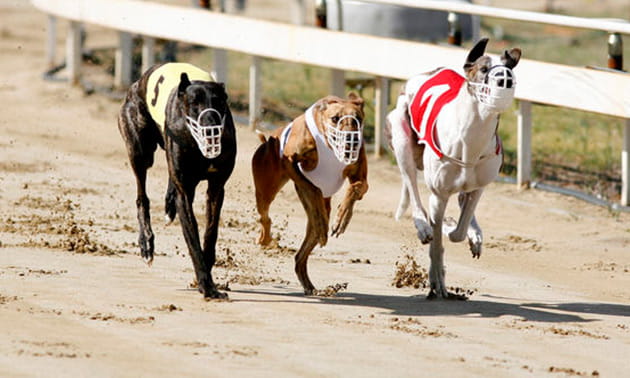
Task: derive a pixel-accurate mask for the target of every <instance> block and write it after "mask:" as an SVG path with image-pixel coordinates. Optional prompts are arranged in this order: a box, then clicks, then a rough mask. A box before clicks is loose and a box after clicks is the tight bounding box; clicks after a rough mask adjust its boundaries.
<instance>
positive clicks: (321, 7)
mask: <svg viewBox="0 0 630 378" xmlns="http://www.w3.org/2000/svg"><path fill="white" fill-rule="evenodd" d="M315 26H317V27H318V28H326V27H327V22H326V0H315Z"/></svg>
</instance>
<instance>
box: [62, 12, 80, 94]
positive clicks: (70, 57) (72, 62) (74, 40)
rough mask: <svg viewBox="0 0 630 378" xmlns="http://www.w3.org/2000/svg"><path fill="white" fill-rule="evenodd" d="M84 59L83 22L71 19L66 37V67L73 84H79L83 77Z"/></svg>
mask: <svg viewBox="0 0 630 378" xmlns="http://www.w3.org/2000/svg"><path fill="white" fill-rule="evenodd" d="M82 59H83V52H82V46H81V23H79V22H76V21H70V28H69V29H68V37H67V39H66V67H67V68H68V75H69V77H68V79H69V80H70V83H71V84H72V85H74V84H77V83H78V82H79V79H80V77H81V60H82Z"/></svg>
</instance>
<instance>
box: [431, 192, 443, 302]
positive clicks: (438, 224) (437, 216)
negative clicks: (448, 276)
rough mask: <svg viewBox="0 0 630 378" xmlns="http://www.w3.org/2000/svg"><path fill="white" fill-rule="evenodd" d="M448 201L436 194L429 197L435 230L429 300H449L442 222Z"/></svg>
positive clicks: (432, 224)
mask: <svg viewBox="0 0 630 378" xmlns="http://www.w3.org/2000/svg"><path fill="white" fill-rule="evenodd" d="M447 202H448V200H447V199H445V198H440V197H438V196H437V195H435V194H431V196H430V197H429V209H430V220H431V227H432V228H433V240H431V244H430V245H429V257H430V258H431V266H430V268H429V282H430V285H431V289H430V291H429V295H428V296H427V299H434V298H448V291H447V290H446V283H445V272H444V246H443V245H442V222H443V220H444V211H445V210H446V204H447Z"/></svg>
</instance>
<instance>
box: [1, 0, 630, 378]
mask: <svg viewBox="0 0 630 378" xmlns="http://www.w3.org/2000/svg"><path fill="white" fill-rule="evenodd" d="M45 21H46V19H45V16H44V15H42V14H40V13H38V12H36V11H35V10H34V9H32V8H31V7H30V6H29V5H28V4H27V3H26V2H22V1H3V2H0V25H1V26H0V29H1V30H0V51H1V57H2V58H1V59H0V72H1V74H0V104H2V106H1V109H0V184H1V185H0V241H1V243H2V244H1V246H0V334H1V335H2V336H1V337H0V376H22V375H27V376H37V375H46V376H58V375H64V376H77V375H83V376H85V375H90V376H139V375H155V376H162V375H164V376H167V375H168V376H172V375H177V376H215V375H222V376H223V375H226V374H230V375H233V376H278V375H281V376H374V377H376V376H378V377H382V376H392V377H395V376H425V375H427V376H428V375H438V376H462V375H466V376H484V377H493V376H494V377H505V376H531V375H535V376H544V375H550V376H554V375H555V373H561V374H562V375H569V376H570V375H591V374H594V373H595V372H596V373H598V374H599V375H600V376H607V377H613V376H627V374H628V370H629V368H630V360H629V359H628V356H629V355H630V305H629V303H630V272H629V270H630V222H629V221H630V216H629V215H628V214H621V215H618V214H613V213H610V212H608V211H607V210H605V209H602V208H598V207H594V206H591V205H588V204H585V203H582V202H579V201H577V200H574V199H571V198H567V197H562V196H559V195H554V194H549V193H543V192H538V191H526V192H517V191H516V189H515V188H514V187H513V186H509V185H502V184H493V185H491V187H489V188H488V190H487V192H486V193H485V195H484V198H483V199H482V202H481V204H480V208H479V211H478V219H479V221H480V223H481V225H482V227H483V228H484V230H485V239H486V244H485V250H484V253H483V255H482V257H481V259H480V260H473V259H472V258H471V256H470V253H469V252H468V251H467V248H466V245H465V244H452V243H448V242H447V243H446V262H447V268H448V274H447V280H448V283H449V285H452V286H454V287H458V288H462V289H464V290H471V291H474V294H473V295H472V296H471V299H470V300H469V301H467V302H454V301H427V300H426V299H425V298H424V295H425V294H426V289H414V288H401V289H397V288H395V287H394V286H392V284H391V283H392V281H393V279H394V276H395V270H396V263H397V262H399V263H401V262H404V261H406V256H407V255H411V256H414V257H415V259H416V260H417V261H418V262H419V264H420V265H421V266H422V267H425V268H426V267H428V258H427V256H426V253H427V247H426V246H422V245H420V244H419V243H418V241H417V240H416V239H415V233H414V230H413V229H412V227H413V226H412V222H411V219H410V218H409V215H407V216H406V218H405V219H403V220H402V221H401V222H398V223H397V222H395V221H394V220H393V219H392V214H393V210H394V209H395V206H396V204H397V201H398V195H399V191H400V190H399V182H400V179H399V176H398V172H397V169H396V168H395V167H394V166H392V165H391V164H390V163H388V162H386V161H370V174H369V180H370V190H369V192H368V194H367V195H366V197H365V199H364V200H363V201H361V202H359V203H358V204H357V207H356V213H355V215H354V219H353V221H352V223H351V224H350V226H349V229H348V230H347V232H346V234H344V235H342V237H341V238H339V239H331V240H330V241H329V243H328V245H327V246H326V247H325V248H318V249H316V251H315V253H314V255H313V256H312V258H311V260H310V273H311V277H312V279H313V281H314V282H315V284H316V285H317V286H318V287H320V288H324V287H326V286H328V285H334V284H341V283H345V282H347V283H348V287H347V289H346V290H344V291H342V292H340V293H338V295H337V296H335V297H324V298H318V297H304V296H303V295H302V294H301V289H300V287H299V284H298V282H297V279H296V277H295V275H294V273H293V266H292V261H293V255H292V251H293V250H292V248H297V247H298V246H299V243H300V241H301V237H302V233H303V230H304V226H305V223H304V217H303V211H302V209H301V207H300V205H299V201H298V200H297V197H296V195H295V193H294V191H293V189H292V187H291V186H290V185H287V187H286V188H285V189H284V190H283V191H282V192H281V193H280V195H279V197H278V199H277V200H276V202H275V203H274V205H273V207H272V217H273V219H274V222H275V224H274V233H276V238H277V241H278V248H275V249H270V250H261V249H260V248H259V247H258V246H256V245H255V244H254V239H255V237H256V231H257V224H256V217H255V211H254V197H253V190H252V180H251V173H250V171H249V160H250V157H251V154H252V153H253V151H254V149H255V148H256V146H257V143H258V142H257V138H256V137H255V135H254V134H253V133H251V132H250V131H248V130H247V129H246V128H245V127H244V126H241V127H239V130H238V138H239V148H240V149H239V155H238V165H237V168H236V171H235V173H234V175H233V177H232V178H231V180H230V182H229V185H228V188H227V195H226V202H225V208H224V212H223V215H222V228H221V230H220V238H219V239H220V240H219V244H218V251H219V252H218V258H219V265H220V266H218V267H217V268H216V269H215V277H216V280H217V281H218V282H220V283H229V287H230V288H231V291H230V292H229V296H230V300H229V301H222V302H206V301H203V300H202V298H201V296H200V295H199V294H198V293H197V292H196V291H195V290H193V289H189V288H188V285H189V283H191V281H192V278H193V272H192V269H191V267H192V265H191V263H190V259H189V257H188V255H187V251H186V248H185V244H184V241H183V238H182V235H181V231H180V228H179V225H178V224H177V223H175V224H173V225H170V226H166V225H165V224H164V222H163V220H162V212H163V209H162V198H163V195H164V189H165V184H166V169H165V164H164V154H163V152H162V151H158V152H157V156H156V166H155V167H154V168H153V169H151V171H150V177H149V195H150V198H151V200H152V210H153V212H152V214H153V223H154V231H155V233H156V245H157V253H158V256H157V257H156V260H155V262H154V265H153V267H152V268H148V267H147V266H145V265H144V264H143V262H142V261H141V259H140V257H139V255H138V250H137V247H136V246H135V241H136V239H137V235H136V230H137V224H136V220H135V184H134V180H133V176H132V173H131V170H130V169H129V167H128V164H127V157H126V154H125V150H124V146H123V143H122V140H121V139H120V136H119V135H118V131H117V129H116V121H115V117H116V112H117V110H118V107H119V103H116V102H113V101H111V100H107V99H105V98H103V97H100V96H97V95H95V96H89V97H86V96H84V95H83V94H82V93H81V91H80V90H79V89H76V88H70V87H68V86H67V84H65V83H55V82H46V81H43V80H42V79H41V72H42V71H43V67H44V51H43V49H44V41H45V27H44V25H45ZM60 35H63V34H62V33H60ZM110 36H111V34H110ZM103 38H105V37H103ZM60 49H61V45H60ZM507 127H509V126H507ZM203 190H205V188H204V187H200V192H199V195H198V198H199V199H202V198H203V195H202V194H203ZM422 190H423V192H422V195H423V199H424V200H425V201H426V191H425V190H424V187H422ZM337 200H339V198H338V197H337ZM452 202H455V201H452ZM452 205H454V204H452ZM196 211H197V213H198V216H201V215H202V214H203V204H202V203H201V202H197V203H196ZM449 213H450V215H451V216H456V212H455V209H454V207H451V208H450V210H449ZM202 223H203V222H202ZM68 250H72V251H68ZM117 251H118V253H115V254H112V253H113V252H117ZM121 251H122V252H121ZM82 252H83V253H82ZM368 260H369V263H368Z"/></svg>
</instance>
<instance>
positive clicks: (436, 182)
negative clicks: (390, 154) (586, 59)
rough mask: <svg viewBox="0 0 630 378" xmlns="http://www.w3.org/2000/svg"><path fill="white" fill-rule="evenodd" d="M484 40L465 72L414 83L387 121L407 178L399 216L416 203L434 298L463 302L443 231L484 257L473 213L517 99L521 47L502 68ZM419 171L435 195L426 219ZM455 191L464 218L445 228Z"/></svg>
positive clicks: (495, 165) (497, 160) (445, 72)
mask: <svg viewBox="0 0 630 378" xmlns="http://www.w3.org/2000/svg"><path fill="white" fill-rule="evenodd" d="M487 43H488V39H487V38H484V39H482V40H480V41H479V42H477V44H476V45H475V46H474V47H473V48H472V49H471V50H470V52H469V54H468V57H467V59H466V63H465V64H464V75H460V74H459V73H456V72H455V71H453V70H450V69H444V68H441V69H438V70H435V71H433V72H430V73H426V74H422V75H418V76H415V77H412V78H411V79H409V80H408V81H407V82H406V83H405V86H404V88H403V89H402V91H401V92H402V93H401V94H400V96H399V97H398V101H397V104H396V108H395V109H394V110H392V111H391V112H390V113H389V114H388V116H387V124H388V125H387V126H388V130H389V133H388V134H389V136H390V138H391V140H390V143H391V146H392V148H393V150H394V154H395V156H396V160H397V162H398V167H399V168H400V173H401V175H402V193H401V199H400V204H399V205H398V210H397V211H396V219H397V220H398V219H400V217H401V216H402V215H403V213H404V212H405V210H406V209H407V207H408V205H409V201H410V200H411V206H412V212H413V213H412V216H413V221H414V224H415V226H416V229H417V231H418V238H419V239H420V241H421V242H422V243H423V244H426V243H429V242H430V243H431V245H430V248H429V256H430V258H431V267H430V269H429V280H430V283H431V289H430V292H429V295H428V298H429V299H432V298H435V297H441V298H457V299H466V297H465V296H462V295H456V294H453V293H449V292H448V291H447V288H446V284H445V280H444V247H443V245H442V232H444V233H446V234H447V235H448V238H449V240H451V241H452V242H461V241H464V239H466V238H468V243H469V246H470V250H471V252H472V255H473V258H474V257H476V258H479V256H480V255H481V244H482V240H483V237H482V232H481V228H480V227H479V224H478V223H477V221H476V219H475V214H474V212H475V208H476V206H477V203H478V202H479V198H480V197H481V193H482V192H483V189H484V187H485V186H486V185H488V184H489V183H490V182H492V181H493V180H494V179H495V178H496V176H497V174H498V173H499V169H500V168H501V164H502V162H503V152H502V150H501V140H500V139H499V137H498V135H497V128H498V126H499V113H500V112H502V111H504V110H506V109H507V108H508V107H509V106H510V105H511V103H512V100H513V98H514V86H515V84H516V81H515V78H514V74H513V72H512V69H513V68H514V67H515V66H516V65H517V63H518V61H519V59H520V57H521V50H520V49H518V48H513V49H511V50H509V51H507V50H506V51H505V52H504V53H503V55H502V56H501V63H499V62H493V61H492V58H491V57H489V56H487V55H484V52H485V49H486V45H487ZM427 147H428V148H427ZM418 169H419V170H424V181H425V184H426V185H427V187H428V188H429V190H430V192H431V194H430V197H429V214H427V212H426V211H425V210H424V208H423V207H422V204H421V202H420V196H419V195H418V187H417V182H416V171H417V170H418ZM454 193H459V207H460V216H459V221H458V222H457V224H454V223H455V222H454V221H453V222H447V223H449V224H444V223H445V222H444V211H445V209H446V205H447V203H448V200H449V198H450V196H451V195H453V194H454ZM450 223H453V224H450Z"/></svg>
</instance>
